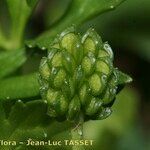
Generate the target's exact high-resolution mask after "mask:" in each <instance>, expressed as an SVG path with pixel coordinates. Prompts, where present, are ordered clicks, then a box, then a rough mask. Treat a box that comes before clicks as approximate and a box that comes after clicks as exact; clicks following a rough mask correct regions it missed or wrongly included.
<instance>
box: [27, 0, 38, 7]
mask: <svg viewBox="0 0 150 150" xmlns="http://www.w3.org/2000/svg"><path fill="white" fill-rule="evenodd" d="M26 1H27V4H28V6H30V7H32V8H33V7H34V6H35V5H36V4H37V2H38V0H26Z"/></svg>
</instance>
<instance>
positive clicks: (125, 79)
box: [115, 69, 133, 85]
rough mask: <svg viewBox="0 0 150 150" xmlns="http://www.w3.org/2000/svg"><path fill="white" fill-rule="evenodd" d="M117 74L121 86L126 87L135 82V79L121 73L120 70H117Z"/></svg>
mask: <svg viewBox="0 0 150 150" xmlns="http://www.w3.org/2000/svg"><path fill="white" fill-rule="evenodd" d="M115 72H116V75H117V78H118V84H119V85H125V84H127V83H130V82H132V81H133V79H132V78H131V77H130V76H129V75H127V74H125V73H123V72H121V71H119V70H118V69H116V70H115Z"/></svg>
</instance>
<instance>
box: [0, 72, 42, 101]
mask: <svg viewBox="0 0 150 150" xmlns="http://www.w3.org/2000/svg"><path fill="white" fill-rule="evenodd" d="M37 78H38V75H37V73H33V74H29V75H23V76H16V77H11V78H8V79H3V80H2V81H0V87H2V88H0V100H6V99H9V100H17V99H21V98H32V99H33V98H34V97H36V96H39V83H38V79H37Z"/></svg>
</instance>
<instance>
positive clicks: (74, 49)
mask: <svg viewBox="0 0 150 150" xmlns="http://www.w3.org/2000/svg"><path fill="white" fill-rule="evenodd" d="M113 58H114V56H113V51H112V49H111V47H110V46H109V44H108V43H107V42H105V43H103V42H102V40H101V37H100V36H99V35H98V34H97V33H96V32H95V31H94V29H89V30H88V31H87V32H86V33H85V34H84V35H83V36H81V35H80V34H79V33H77V32H76V30H75V28H74V27H70V28H68V29H66V30H65V31H63V32H62V33H61V34H60V35H58V36H57V37H56V39H55V40H54V41H53V43H52V45H51V46H50V48H49V49H48V55H47V57H44V58H42V60H41V64H40V69H39V70H40V71H39V72H40V79H39V81H40V84H41V95H42V98H43V100H45V101H47V105H48V111H47V113H48V115H49V116H51V117H54V118H57V119H61V120H65V119H67V120H72V121H74V120H76V119H78V118H79V116H80V114H81V113H82V114H83V116H84V119H86V120H89V119H104V118H106V117H108V116H109V115H110V114H111V106H112V104H113V102H114V100H115V96H116V94H117V93H118V92H119V90H120V88H121V87H122V86H123V85H124V84H125V83H129V82H131V80H132V79H131V78H130V77H129V76H127V75H125V74H123V73H121V72H120V71H118V69H116V68H114V67H113Z"/></svg>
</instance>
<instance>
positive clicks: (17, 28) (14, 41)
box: [0, 0, 38, 50]
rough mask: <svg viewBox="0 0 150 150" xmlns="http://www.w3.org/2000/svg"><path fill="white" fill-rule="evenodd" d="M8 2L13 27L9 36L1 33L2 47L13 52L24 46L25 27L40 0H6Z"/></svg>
mask: <svg viewBox="0 0 150 150" xmlns="http://www.w3.org/2000/svg"><path fill="white" fill-rule="evenodd" d="M6 2H7V6H8V11H9V14H10V22H11V27H10V33H9V35H8V36H6V35H5V32H2V31H0V39H1V40H2V41H1V42H0V44H1V45H0V46H1V47H3V48H4V49H7V50H13V49H18V48H20V46H21V45H22V40H23V34H24V30H25V25H26V23H27V21H28V18H29V16H30V15H31V13H32V10H33V8H34V7H35V5H36V3H37V2H38V0H21V1H20V0H6ZM7 32H8V31H7ZM7 32H6V33H7Z"/></svg>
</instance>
